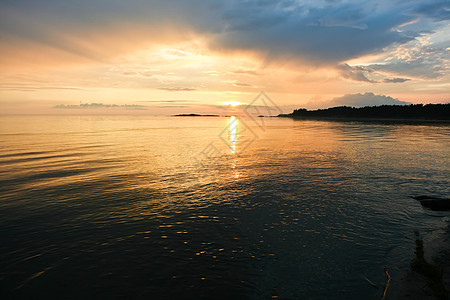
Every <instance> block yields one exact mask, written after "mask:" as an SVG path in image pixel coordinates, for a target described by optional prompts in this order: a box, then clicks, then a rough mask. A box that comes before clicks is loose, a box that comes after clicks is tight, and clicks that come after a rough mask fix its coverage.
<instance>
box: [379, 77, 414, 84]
mask: <svg viewBox="0 0 450 300" xmlns="http://www.w3.org/2000/svg"><path fill="white" fill-rule="evenodd" d="M408 80H410V79H408V78H398V77H396V78H385V79H383V80H382V81H381V82H384V83H398V82H405V81H408Z"/></svg>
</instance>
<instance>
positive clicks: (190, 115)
mask: <svg viewBox="0 0 450 300" xmlns="http://www.w3.org/2000/svg"><path fill="white" fill-rule="evenodd" d="M173 116H174V117H220V116H219V115H201V114H178V115H173Z"/></svg>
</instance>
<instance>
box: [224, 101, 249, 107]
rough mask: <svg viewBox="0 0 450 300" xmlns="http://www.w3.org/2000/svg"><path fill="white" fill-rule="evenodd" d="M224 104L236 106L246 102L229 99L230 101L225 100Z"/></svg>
mask: <svg viewBox="0 0 450 300" xmlns="http://www.w3.org/2000/svg"><path fill="white" fill-rule="evenodd" d="M223 104H224V105H227V106H233V107H235V106H239V105H243V104H244V103H241V102H238V101H228V102H224V103H223Z"/></svg>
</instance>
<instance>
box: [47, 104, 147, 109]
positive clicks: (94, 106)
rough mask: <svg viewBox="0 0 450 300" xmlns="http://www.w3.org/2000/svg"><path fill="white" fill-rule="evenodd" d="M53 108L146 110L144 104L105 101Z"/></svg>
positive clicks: (62, 105) (61, 105)
mask: <svg viewBox="0 0 450 300" xmlns="http://www.w3.org/2000/svg"><path fill="white" fill-rule="evenodd" d="M53 108H58V109H102V108H125V109H129V110H145V109H147V108H146V107H145V106H144V105H136V104H103V103H81V104H57V105H55V106H54V107H53Z"/></svg>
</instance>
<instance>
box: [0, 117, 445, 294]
mask: <svg viewBox="0 0 450 300" xmlns="http://www.w3.org/2000/svg"><path fill="white" fill-rule="evenodd" d="M243 122H244V120H241V119H239V118H237V117H228V118H207V117H205V118H174V117H171V118H170V117H130V116H108V117H101V116H91V117H74V116H72V117H3V118H2V119H0V129H1V131H0V142H1V145H2V148H1V152H0V166H1V169H0V181H1V185H0V199H1V202H0V228H1V229H0V232H1V233H0V234H1V238H2V240H3V241H6V242H5V243H1V244H0V250H1V251H0V255H1V256H0V257H1V258H0V263H1V264H0V278H1V279H0V282H1V288H2V290H4V291H9V292H8V293H11V295H15V296H17V295H19V296H22V297H29V296H31V295H38V296H39V295H40V296H44V295H50V296H57V295H63V294H67V293H68V294H70V295H71V296H70V297H73V298H80V297H84V296H87V295H89V296H92V297H95V296H97V297H100V296H103V297H107V296H115V297H125V298H136V297H145V296H150V295H151V296H152V297H154V298H163V297H164V298H170V297H172V298H180V297H187V298H189V297H192V298H193V297H197V298H217V296H218V295H221V296H222V298H236V297H243V298H251V299H261V298H271V297H272V296H279V297H280V298H287V299H297V298H311V299H321V298H323V299H326V298H332V299H337V298H341V299H361V298H367V295H368V294H369V295H378V293H379V292H380V291H378V290H376V289H373V287H371V286H370V285H368V284H367V281H366V280H365V279H364V277H367V278H369V279H370V280H371V281H372V282H375V283H376V284H378V285H379V286H382V285H383V283H384V281H385V277H384V274H383V267H384V266H389V267H392V268H393V271H392V274H393V278H394V282H395V278H396V277H395V276H397V275H398V273H399V270H401V269H405V268H407V267H408V264H409V261H410V259H411V258H412V255H413V238H414V235H413V230H414V229H415V228H418V229H419V230H421V232H424V233H426V232H432V231H433V230H435V228H438V227H439V226H443V225H444V224H443V221H442V219H441V218H434V217H431V216H430V213H429V212H425V213H424V211H423V209H422V208H421V207H420V205H419V204H418V203H417V202H416V201H415V200H412V199H411V198H410V197H409V196H410V195H418V194H434V195H443V196H445V195H448V193H449V188H448V187H449V180H448V173H449V170H448V166H449V165H450V164H449V155H448V154H449V153H448V149H450V129H449V127H448V126H428V125H427V126H423V125H414V126H413V125H401V124H396V125H385V124H373V123H366V124H363V123H355V122H342V123H339V122H320V121H293V120H289V119H275V118H268V119H267V120H266V121H265V124H266V127H265V128H264V131H263V130H261V129H260V128H258V126H256V125H254V124H252V123H251V120H245V126H244V123H243ZM248 126H250V127H251V129H248V130H242V129H243V128H244V129H245V128H247V127H248ZM227 127H228V128H227ZM224 128H226V130H227V132H226V134H227V138H228V141H223V139H222V137H221V136H220V133H221V132H222V131H223V130H224ZM255 133H256V134H255ZM256 136H257V138H255V137H256ZM249 140H250V141H252V143H248V141H249ZM210 143H214V147H215V149H216V150H214V151H213V152H209V153H208V155H200V154H201V153H204V152H202V151H203V150H204V149H205V147H207V145H209V144H210Z"/></svg>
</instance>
